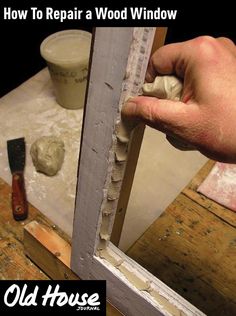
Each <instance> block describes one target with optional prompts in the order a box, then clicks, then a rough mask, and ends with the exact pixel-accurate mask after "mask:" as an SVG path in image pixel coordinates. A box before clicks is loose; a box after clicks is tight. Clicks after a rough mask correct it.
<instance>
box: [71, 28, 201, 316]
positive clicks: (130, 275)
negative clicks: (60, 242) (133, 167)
mask: <svg viewBox="0 0 236 316" xmlns="http://www.w3.org/2000/svg"><path fill="white" fill-rule="evenodd" d="M154 33H155V29H154V28H126V29H123V28H109V29H108V28H106V29H100V28H98V29H96V33H95V39H94V46H93V57H92V63H91V70H90V80H89V86H88V97H87V102H86V107H85V116H84V125H83V139H82V145H81V151H80V163H79V173H78V186H77V200H76V209H75V218H74V229H73V238H72V260H71V263H72V269H73V271H75V272H76V273H77V274H78V275H80V276H81V277H82V278H83V279H106V280H107V297H108V299H109V300H111V302H112V303H113V304H114V305H115V306H117V307H118V308H119V309H120V310H121V311H122V312H124V313H125V314H126V315H127V316H128V315H138V314H139V315H142V314H149V315H155V316H157V315H169V314H173V315H180V314H181V313H182V314H183V315H185V314H186V315H203V314H202V313H201V312H200V311H199V310H198V309H197V308H195V307H194V306H192V305H191V304H189V303H188V302H187V301H186V300H184V299H183V298H182V297H180V296H179V295H178V294H177V293H175V292H174V291H172V290H171V289H170V288H169V287H167V286H166V285H165V284H163V283H162V282H160V280H158V279H157V278H155V277H154V276H153V275H152V274H150V273H148V272H147V271H146V270H145V269H143V268H142V267H141V266H140V265H138V264H137V263H135V262H134V261H132V260H130V258H129V257H127V256H126V255H125V254H124V253H123V252H122V251H120V250H119V249H118V248H116V247H115V246H114V245H113V244H112V243H111V242H109V238H110V234H111V231H112V226H113V222H114V215H115V210H116V208H117V202H118V198H119V195H120V189H121V184H122V180H123V170H124V167H125V163H126V161H127V155H128V152H129V149H130V142H129V141H130V129H129V128H130V126H127V125H125V124H124V122H121V120H120V110H121V106H122V104H123V102H125V100H126V99H127V98H128V97H129V96H133V95H137V94H138V93H139V91H140V89H141V87H142V84H143V82H144V79H145V73H146V68H147V63H148V59H149V56H150V52H151V48H152V42H153V37H154ZM110 64H112V67H111V66H110ZM117 170H118V171H122V172H117Z"/></svg>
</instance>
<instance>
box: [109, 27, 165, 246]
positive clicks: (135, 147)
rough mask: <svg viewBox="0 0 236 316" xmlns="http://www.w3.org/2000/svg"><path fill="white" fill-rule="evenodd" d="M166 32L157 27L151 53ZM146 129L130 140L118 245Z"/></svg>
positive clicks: (114, 238) (115, 232)
mask: <svg viewBox="0 0 236 316" xmlns="http://www.w3.org/2000/svg"><path fill="white" fill-rule="evenodd" d="M166 32H167V28H166V27H159V28H157V29H156V32H155V36H154V40H153V44H152V51H151V53H153V52H154V51H156V50H157V49H158V48H159V47H161V46H163V45H164V42H165V37H166ZM144 130H145V125H143V124H140V125H139V126H138V127H136V129H135V130H134V132H133V134H132V139H131V140H130V144H131V145H130V148H129V155H128V159H127V162H126V169H125V176H124V179H123V182H122V187H121V191H120V196H119V201H118V205H117V211H116V216H115V221H114V225H113V229H112V234H111V241H112V242H113V244H114V245H116V246H118V244H119V241H120V237H121V232H122V228H123V224H124V219H125V214H126V210H127V206H128V202H129V197H130V193H131V189H132V184H133V180H134V175H135V170H136V166H137V163H138V157H139V152H140V149H141V145H142V140H143V135H144Z"/></svg>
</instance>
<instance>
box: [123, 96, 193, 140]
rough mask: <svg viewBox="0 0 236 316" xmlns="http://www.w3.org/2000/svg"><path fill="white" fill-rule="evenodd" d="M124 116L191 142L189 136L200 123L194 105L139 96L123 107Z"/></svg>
mask: <svg viewBox="0 0 236 316" xmlns="http://www.w3.org/2000/svg"><path fill="white" fill-rule="evenodd" d="M122 116H123V117H125V118H131V119H138V120H141V121H143V122H144V123H146V124H147V125H149V126H151V127H153V128H155V129H158V130H160V131H162V132H164V133H167V134H169V135H173V134H174V135H178V136H180V137H182V138H183V139H186V140H190V141H191V139H189V136H190V135H188V134H191V133H189V132H190V131H191V130H192V129H193V127H194V123H195V125H196V122H198V117H199V108H198V106H197V105H196V104H194V103H193V104H189V103H188V104H185V103H183V102H181V101H172V100H166V99H157V98H153V97H145V96H139V97H134V98H132V99H129V100H128V101H127V102H126V103H125V104H124V105H123V107H122ZM188 129H190V131H189V132H188Z"/></svg>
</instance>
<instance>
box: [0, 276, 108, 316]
mask: <svg viewBox="0 0 236 316" xmlns="http://www.w3.org/2000/svg"><path fill="white" fill-rule="evenodd" d="M13 284H16V285H18V286H19V287H20V288H21V289H22V288H23V286H24V285H25V284H27V291H26V295H28V294H30V293H33V291H34V289H35V287H36V286H37V285H38V286H39V290H38V294H37V298H36V302H37V304H38V305H37V306H20V305H19V304H18V303H17V304H16V305H15V306H14V307H8V306H7V305H5V303H4V295H5V293H6V291H7V289H8V288H9V287H10V286H11V285H13ZM57 284H58V285H59V286H60V290H59V292H65V293H66V294H67V295H68V296H69V295H70V294H71V293H73V294H76V293H79V294H80V297H81V295H82V294H84V293H88V295H92V294H93V293H98V295H99V300H98V301H99V302H100V303H101V304H100V305H99V308H100V311H96V310H77V306H73V307H71V306H69V305H68V304H66V305H64V306H62V307H59V306H57V304H56V303H55V304H54V306H53V307H50V306H49V302H50V300H48V304H47V305H46V306H42V301H43V299H42V296H43V295H44V294H46V291H47V289H48V286H49V285H51V286H52V291H53V290H54V289H55V288H56V285H57ZM52 291H51V292H52ZM9 297H10V298H11V301H12V300H13V295H12V294H10V296H9ZM55 302H56V301H55ZM0 311H1V315H3V313H4V312H5V313H7V312H10V311H11V312H16V313H17V312H22V313H24V314H27V315H33V313H36V314H38V313H43V312H44V313H45V312H47V313H48V312H49V313H51V312H52V313H54V312H55V313H57V314H59V315H62V314H63V315H94V316H95V315H106V281H98V280H96V281H82V280H81V281H24V280H22V281H0Z"/></svg>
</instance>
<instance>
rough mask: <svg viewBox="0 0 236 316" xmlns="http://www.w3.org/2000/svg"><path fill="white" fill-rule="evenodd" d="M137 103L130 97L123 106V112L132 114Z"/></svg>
mask: <svg viewBox="0 0 236 316" xmlns="http://www.w3.org/2000/svg"><path fill="white" fill-rule="evenodd" d="M135 108H136V103H135V102H133V101H132V98H130V99H128V100H127V101H126V102H125V103H124V104H123V106H122V109H121V112H122V114H124V115H130V114H132V113H134V112H135Z"/></svg>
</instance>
